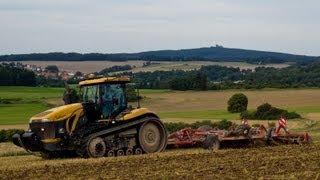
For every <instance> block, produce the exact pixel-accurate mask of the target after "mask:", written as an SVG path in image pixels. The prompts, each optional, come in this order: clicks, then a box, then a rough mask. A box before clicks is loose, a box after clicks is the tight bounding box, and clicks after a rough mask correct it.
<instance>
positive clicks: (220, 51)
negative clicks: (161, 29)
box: [0, 45, 320, 64]
mask: <svg viewBox="0 0 320 180" xmlns="http://www.w3.org/2000/svg"><path fill="white" fill-rule="evenodd" d="M319 59H320V58H319V57H315V56H302V55H293V54H286V53H276V52H267V51H255V50H244V49H234V48H224V47H222V46H218V45H216V46H214V47H204V48H196V49H182V50H159V51H147V52H140V53H115V54H102V53H88V54H80V53H61V52H54V53H32V54H13V55H2V56H0V61H30V60H40V61H93V60H100V61H103V60H112V61H126V60H148V61H190V60H194V61H238V62H249V63H259V64H261V63H283V62H285V61H286V62H303V61H314V60H319Z"/></svg>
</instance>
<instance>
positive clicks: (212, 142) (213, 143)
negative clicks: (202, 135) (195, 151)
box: [203, 135, 220, 150]
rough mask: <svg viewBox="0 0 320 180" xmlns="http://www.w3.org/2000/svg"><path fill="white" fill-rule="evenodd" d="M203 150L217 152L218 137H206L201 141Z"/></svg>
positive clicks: (218, 145) (218, 147) (218, 146)
mask: <svg viewBox="0 0 320 180" xmlns="http://www.w3.org/2000/svg"><path fill="white" fill-rule="evenodd" d="M203 148H205V149H209V150H218V149H220V141H219V138H218V136H214V135H208V136H207V137H206V139H205V140H204V141H203Z"/></svg>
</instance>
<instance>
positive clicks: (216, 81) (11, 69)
mask: <svg viewBox="0 0 320 180" xmlns="http://www.w3.org/2000/svg"><path fill="white" fill-rule="evenodd" d="M125 69H127V70H128V69H129V71H126V72H122V73H120V74H119V75H126V76H131V77H132V79H133V82H134V83H136V84H137V86H138V87H139V88H146V89H173V90H223V89H240V88H241V89H260V88H301V87H320V62H312V63H297V64H295V65H291V66H289V67H286V68H281V69H280V68H271V67H258V68H255V69H254V70H241V69H239V68H234V67H223V66H217V65H212V66H202V67H201V68H200V69H194V70H191V71H183V70H171V71H154V72H137V73H132V72H130V69H131V67H130V66H125V67H121V66H117V67H110V68H107V69H105V70H104V71H101V72H100V73H101V74H102V75H106V74H108V73H109V72H114V71H116V70H121V71H122V70H125ZM97 74H99V73H97ZM78 81H79V79H73V80H72V82H73V83H77V82H78ZM0 85H2V86H4V85H6V86H10V85H19V86H60V87H63V86H64V83H63V81H62V80H61V79H50V78H49V79H48V78H45V77H42V76H36V75H35V74H34V73H33V72H32V71H29V70H26V69H24V68H22V67H17V66H16V65H14V63H9V64H8V63H3V64H0Z"/></svg>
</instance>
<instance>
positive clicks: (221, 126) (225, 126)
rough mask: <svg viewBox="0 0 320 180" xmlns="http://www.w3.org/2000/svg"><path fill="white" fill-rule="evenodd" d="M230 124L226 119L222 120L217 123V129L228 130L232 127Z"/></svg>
mask: <svg viewBox="0 0 320 180" xmlns="http://www.w3.org/2000/svg"><path fill="white" fill-rule="evenodd" d="M232 124H233V123H232V122H231V121H228V120H226V119H222V120H221V121H219V122H218V123H217V126H218V129H229V127H231V126H232Z"/></svg>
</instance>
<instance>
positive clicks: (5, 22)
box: [0, 0, 320, 56]
mask: <svg viewBox="0 0 320 180" xmlns="http://www.w3.org/2000/svg"><path fill="white" fill-rule="evenodd" d="M319 9H320V1H319V0H306V1H301V0H114V1H111V0H0V54H17V53H46V52H80V53H88V52H98V53H118V52H140V51H149V50H161V49H186V48H198V47H208V46H214V45H215V44H219V45H223V46H224V47H233V48H243V49H255V50H266V51H276V52H287V53H292V54H305V55H316V56H320V45H319V44H320V33H319V32H320V10H319Z"/></svg>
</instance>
